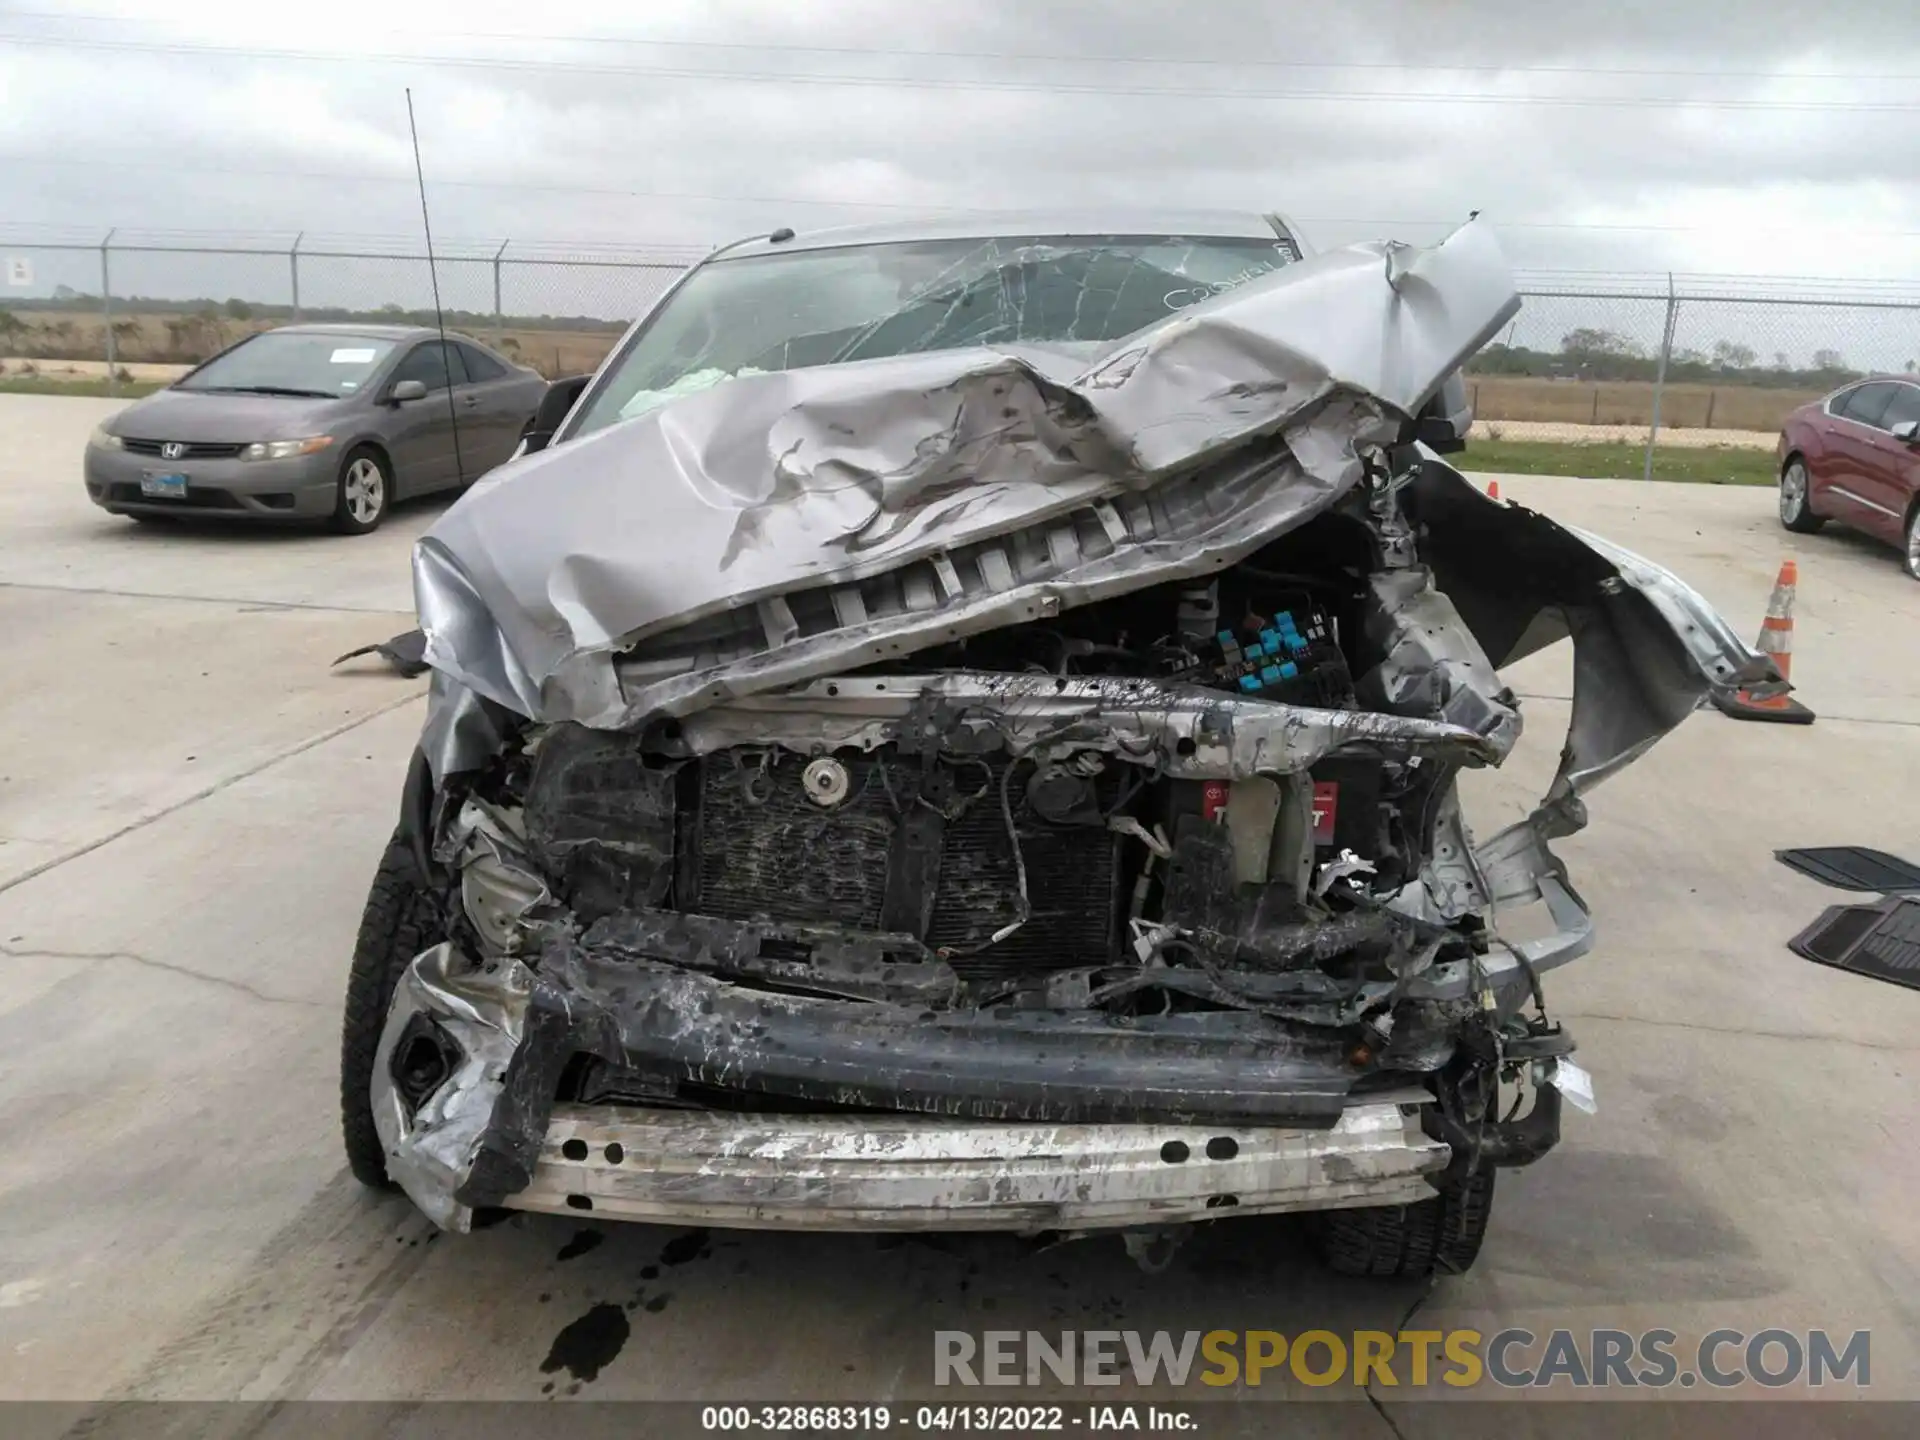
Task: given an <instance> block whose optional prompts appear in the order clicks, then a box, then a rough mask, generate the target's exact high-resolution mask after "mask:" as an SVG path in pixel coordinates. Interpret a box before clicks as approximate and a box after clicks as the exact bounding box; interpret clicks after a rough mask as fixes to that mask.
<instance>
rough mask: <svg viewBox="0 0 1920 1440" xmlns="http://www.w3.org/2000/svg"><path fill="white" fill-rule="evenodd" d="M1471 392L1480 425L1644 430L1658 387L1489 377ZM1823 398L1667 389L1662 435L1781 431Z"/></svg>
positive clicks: (1807, 393) (1728, 388) (1722, 388)
mask: <svg viewBox="0 0 1920 1440" xmlns="http://www.w3.org/2000/svg"><path fill="white" fill-rule="evenodd" d="M1467 384H1468V387H1469V388H1470V390H1471V391H1472V393H1473V397H1474V407H1473V413H1474V418H1475V419H1477V420H1483V421H1499V420H1520V421H1528V422H1535V423H1549V424H1558V425H1646V424H1648V423H1649V422H1650V421H1651V419H1652V418H1653V386H1652V385H1651V384H1650V383H1647V382H1642V381H1633V380H1623V381H1605V382H1595V381H1591V380H1547V379H1532V378H1528V377H1524V376H1509V375H1487V376H1469V377H1468V380H1467ZM1820 394H1821V392H1819V391H1814V390H1767V389H1762V388H1761V387H1759V386H1757V385H1668V386H1667V387H1666V389H1665V390H1664V391H1663V392H1662V393H1661V396H1660V426H1661V428H1662V429H1663V430H1664V429H1673V430H1696V429H1697V430H1766V431H1777V430H1778V429H1779V428H1780V422H1781V421H1783V420H1785V419H1786V418H1787V414H1788V412H1789V411H1791V410H1793V409H1795V408H1796V407H1798V406H1801V405H1804V404H1806V403H1807V402H1808V401H1809V400H1818V399H1819V398H1820Z"/></svg>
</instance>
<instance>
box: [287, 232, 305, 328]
mask: <svg viewBox="0 0 1920 1440" xmlns="http://www.w3.org/2000/svg"><path fill="white" fill-rule="evenodd" d="M306 238H307V232H306V231H304V230H302V231H301V232H300V233H299V234H298V235H296V236H294V237H293V248H292V249H291V250H289V251H287V278H288V279H289V280H291V281H293V323H294V324H296V325H298V324H299V323H300V242H301V241H302V240H304V239H306Z"/></svg>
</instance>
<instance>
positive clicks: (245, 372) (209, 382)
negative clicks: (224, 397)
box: [173, 330, 394, 399]
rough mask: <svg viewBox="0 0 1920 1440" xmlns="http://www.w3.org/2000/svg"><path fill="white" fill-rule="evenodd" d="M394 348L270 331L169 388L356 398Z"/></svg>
mask: <svg viewBox="0 0 1920 1440" xmlns="http://www.w3.org/2000/svg"><path fill="white" fill-rule="evenodd" d="M393 346H394V342H393V341H391V340H378V339H374V338H373V337H371V336H367V335H317V334H314V333H313V332H311V331H302V330H269V331H266V332H265V333H264V334H260V335H255V336H253V337H252V338H251V339H248V340H243V341H241V342H240V343H239V344H238V345H236V346H234V347H233V349H231V350H229V351H227V352H226V353H225V354H224V355H216V356H215V357H214V358H213V359H211V360H209V361H208V362H207V363H206V364H205V365H202V366H201V367H200V368H199V369H198V370H196V371H194V372H193V373H192V374H191V375H189V376H187V377H186V378H185V379H183V380H182V381H180V383H179V384H177V385H175V386H174V387H173V388H174V389H176V390H223V391H229V392H236V391H237V392H240V393H244V394H252V395H312V396H316V397H320V398H325V399H336V398H338V397H340V396H344V395H352V394H356V393H357V392H358V391H359V390H360V389H361V387H362V386H364V385H365V384H366V383H367V381H368V380H369V379H370V378H371V377H372V375H373V372H374V371H376V370H378V369H379V368H380V364H381V362H382V361H384V360H385V359H386V358H387V356H388V355H389V354H390V353H392V351H393Z"/></svg>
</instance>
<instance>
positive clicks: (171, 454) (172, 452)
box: [160, 440, 187, 460]
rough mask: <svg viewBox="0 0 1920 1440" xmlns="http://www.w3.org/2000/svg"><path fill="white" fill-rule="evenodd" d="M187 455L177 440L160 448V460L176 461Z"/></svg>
mask: <svg viewBox="0 0 1920 1440" xmlns="http://www.w3.org/2000/svg"><path fill="white" fill-rule="evenodd" d="M186 453H187V447H186V446H185V445H183V444H182V443H181V442H180V441H178V440H169V441H167V443H166V444H164V445H162V446H161V447H160V458H161V459H162V460H178V459H179V458H180V457H181V456H183V455H185V454H186Z"/></svg>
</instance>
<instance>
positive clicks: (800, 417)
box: [414, 223, 1519, 728]
mask: <svg viewBox="0 0 1920 1440" xmlns="http://www.w3.org/2000/svg"><path fill="white" fill-rule="evenodd" d="M1518 308H1519V299H1518V296H1517V295H1516V294H1515V293H1514V288H1513V282H1512V278H1511V276H1510V274H1509V272H1508V270H1507V266H1506V263H1505V261H1504V259H1503V257H1502V256H1501V253H1500V250H1499V247H1498V245H1497V243H1496V241H1495V240H1494V238H1493V235H1492V234H1491V232H1490V231H1489V230H1488V229H1487V228H1486V227H1485V226H1483V225H1480V224H1478V223H1470V224H1468V225H1466V226H1463V227H1462V228H1461V229H1459V230H1457V231H1455V232H1454V234H1453V235H1452V236H1450V237H1449V238H1448V239H1447V240H1446V241H1445V242H1443V243H1442V244H1440V245H1438V246H1435V247H1432V248H1430V249H1421V248H1416V247H1412V246H1406V245H1400V244H1397V243H1392V242H1379V243H1370V244H1365V245H1355V246H1351V247H1348V248H1346V249H1342V250H1337V251H1332V252H1329V253H1327V254H1324V255H1321V256H1318V257H1316V258H1314V259H1311V260H1307V261H1304V262H1302V263H1299V264H1295V265H1289V266H1287V267H1285V268H1283V269H1281V270H1278V271H1276V272H1274V273H1273V274H1271V275H1270V276H1266V277H1263V278H1262V279H1260V280H1257V281H1254V282H1252V283H1249V284H1247V285H1245V286H1242V287H1240V288H1239V289H1236V290H1233V291H1231V292H1229V293H1227V294H1224V295H1221V296H1218V297H1216V298H1214V299H1212V300H1209V301H1207V302H1205V303H1202V304H1199V305H1195V306H1193V307H1190V308H1188V309H1184V310H1181V311H1178V312H1176V313H1175V314H1173V315H1171V316H1169V317H1168V319H1166V320H1165V321H1164V322H1161V323H1159V324H1157V325H1154V326H1152V327H1149V328H1147V329H1145V330H1141V331H1137V332H1135V333H1134V334H1132V335H1129V336H1127V337H1125V338H1123V339H1121V340H1119V341H1116V342H1113V343H1112V344H1110V345H1108V346H1106V347H1104V348H1103V349H1101V350H1100V351H1099V352H1098V353H1096V354H1095V355H1094V356H1093V357H1092V358H1091V359H1088V358H1086V357H1085V356H1083V355H1081V356H1076V355H1070V354H1066V353H1063V352H1062V351H1060V350H1058V349H1046V348H1041V347H1025V346H1020V347H994V348H974V349H963V350H947V351H937V352H931V353H924V354H910V355H903V356H899V357H896V358H891V359H879V360H868V361H861V362H858V363H853V364H841V365H827V366H820V367H816V368H812V369H803V370H793V371H785V372H780V373H775V374H766V375H755V376H749V377H744V378H740V379H735V380H731V381H728V382H725V383H723V384H720V385H717V386H715V387H713V388H712V389H709V390H706V391H703V392H700V393H696V394H691V395H686V396H684V397H681V398H679V399H676V400H673V401H671V402H669V403H667V404H665V405H663V406H661V407H660V408H658V409H656V410H653V411H651V412H649V413H647V414H644V415H641V416H639V417H637V418H634V419H631V420H627V421H624V422H621V423H619V424H615V425H612V426H609V427H608V428H606V429H604V430H601V431H598V432H596V433H594V434H591V435H588V436H585V437H583V438H581V439H579V440H576V441H571V442H569V443H566V444H563V445H561V446H559V447H557V448H555V449H553V450H549V451H544V452H541V453H539V454H536V455H532V456H529V457H526V458H525V459H523V460H521V461H518V462H516V463H514V464H512V465H509V466H507V467H505V468H504V469H502V470H500V471H498V472H496V473H495V474H494V475H493V476H491V477H489V478H488V479H487V480H485V481H483V482H482V483H481V484H480V485H479V486H477V487H475V489H474V490H473V491H472V492H470V493H469V494H468V495H467V496H466V497H465V498H463V499H462V500H461V501H460V502H459V503H458V504H456V505H455V506H454V507H453V508H452V509H451V510H449V511H448V512H447V513H446V514H445V515H444V516H442V517H441V518H440V520H439V521H438V522H437V523H436V524H435V525H434V526H433V528H432V529H431V530H429V531H428V533H427V534H426V535H425V536H424V537H423V538H422V539H421V540H420V541H419V542H418V544H417V546H416V547H415V552H414V590H415V599H416V602H417V606H418V610H419V614H420V619H421V624H422V628H423V629H424V631H425V633H426V637H427V644H426V660H427V662H428V663H429V664H430V665H431V666H432V667H433V668H434V669H435V670H437V671H439V672H440V674H441V676H442V677H443V679H444V681H445V682H448V683H449V684H450V685H451V686H452V687H455V688H457V689H460V690H465V691H468V692H470V693H471V694H472V695H474V696H477V697H480V698H483V699H485V700H488V701H491V702H493V703H495V704H497V705H500V706H503V707H505V708H506V709H507V710H509V711H512V712H515V713H517V714H520V715H523V716H526V717H528V718H529V719H533V720H537V721H543V722H550V721H563V720H574V721H579V722H581V723H583V724H586V725H590V726H596V727H600V728H617V727H620V726H623V725H630V724H632V723H634V722H635V721H636V719H638V718H639V717H641V716H643V715H645V714H648V713H660V712H669V713H687V712H689V711H692V710H696V709H699V708H702V707H703V706H705V705H709V704H714V703H720V702H723V701H725V700H727V699H731V698H734V697H736V696H738V695H741V694H744V693H752V692H753V691H755V690H763V689H767V688H771V687H773V686H776V685H782V684H789V683H793V682H795V681H798V680H802V679H806V678H809V677H810V676H815V675H820V674H825V673H829V672H830V671H832V670H833V669H834V668H836V667H839V666H843V665H846V664H847V663H849V662H857V661H859V660H861V659H864V658H870V657H871V656H872V655H873V654H876V653H880V650H881V647H883V646H891V647H892V648H893V649H894V650H895V651H901V650H905V649H910V648H912V645H913V644H914V643H915V642H918V643H928V641H930V640H931V639H932V638H933V637H934V636H935V635H938V636H939V637H940V638H946V637H948V636H952V635H958V634H966V633H972V632H975V631H978V630H981V629H985V628H990V627H992V626H995V625H1003V624H1007V623H1010V622H1011V621H1013V620H1017V619H1019V618H1021V612H1020V608H1019V607H1020V606H1022V605H1026V606H1030V607H1032V608H1030V609H1028V610H1027V611H1026V613H1027V614H1043V613H1049V610H1050V609H1057V608H1059V607H1060V606H1062V605H1069V606H1070V605H1074V604H1079V603H1084V602H1085V601H1086V600H1088V599H1092V598H1097V596H1098V595H1099V594H1102V593H1111V592H1112V591H1113V590H1116V589H1131V588H1135V587H1137V586H1139V585H1143V584H1149V583H1154V582H1155V581H1158V580H1164V579H1169V578H1173V577H1174V576H1176V575H1178V574H1180V573H1182V571H1183V570H1187V571H1190V572H1194V573H1197V570H1198V568H1199V567H1200V566H1203V565H1204V566H1212V565H1216V564H1225V563H1230V562H1231V560H1232V559H1234V558H1237V556H1238V555H1241V554H1245V553H1248V552H1249V551H1251V550H1252V549H1253V548H1256V547H1257V546H1258V545H1259V544H1261V543H1264V542H1265V541H1266V540H1267V539H1270V538H1271V537H1272V536H1274V535H1275V534H1278V533H1280V532H1281V531H1283V530H1285V529H1288V528H1291V527H1292V526H1294V525H1298V524H1301V523H1304V522H1305V521H1306V520H1308V519H1310V518H1312V517H1313V516H1314V515H1317V514H1319V513H1321V512H1322V511H1324V510H1325V509H1327V508H1328V507H1329V506H1330V505H1332V504H1333V503H1334V502H1336V501H1337V500H1339V499H1340V498H1341V497H1342V496H1343V495H1344V494H1345V493H1346V492H1347V491H1348V490H1350V489H1351V488H1352V487H1353V486H1354V485H1355V484H1356V483H1357V482H1358V480H1359V479H1360V478H1361V474H1362V465H1361V461H1360V458H1359V455H1358V453H1357V451H1358V449H1359V448H1360V447H1363V446H1372V445H1379V444H1382V443H1385V442H1388V441H1390V440H1392V439H1393V438H1394V437H1395V436H1396V435H1397V434H1398V433H1399V432H1400V430H1401V428H1402V426H1403V424H1404V421H1405V419H1406V418H1407V417H1409V416H1411V415H1413V414H1415V413H1416V412H1418V411H1419V410H1420V409H1421V407H1422V406H1423V405H1424V404H1425V403H1426V402H1427V401H1428V400H1429V399H1430V398H1431V397H1432V396H1433V395H1434V393H1435V391H1436V390H1437V389H1438V388H1439V386H1440V385H1441V383H1442V382H1443V381H1444V380H1445V378H1446V377H1447V376H1448V375H1449V374H1451V373H1452V372H1453V371H1455V370H1456V369H1457V368H1458V367H1459V366H1460V365H1461V364H1462V363H1464V362H1465V360H1466V359H1467V358H1468V357H1469V356H1471V355H1472V354H1473V353H1474V352H1475V351H1476V350H1478V349H1479V348H1480V346H1481V345H1483V344H1484V343H1486V341H1487V340H1488V339H1490V338H1491V337H1492V336H1493V335H1494V334H1495V333H1497V331H1498V330H1499V328H1500V327H1501V326H1502V325H1503V324H1505V323H1506V321H1507V320H1508V319H1509V318H1510V317H1511V316H1512V315H1513V314H1514V313H1515V312H1516V311H1517V310H1518ZM1176 482H1179V483H1178V487H1177V488H1178V493H1179V497H1180V503H1181V505H1182V506H1184V507H1185V508H1184V510H1182V511H1181V512H1180V514H1178V515H1175V516H1173V517H1172V519H1169V517H1168V514H1167V513H1166V507H1167V505H1168V504H1170V503H1171V501H1170V500H1169V499H1168V497H1169V496H1172V495H1173V494H1174V493H1175V491H1174V489H1170V488H1169V487H1170V486H1176ZM1146 499H1151V500H1152V501H1153V502H1154V504H1155V505H1158V506H1159V507H1160V508H1159V509H1158V510H1154V511H1152V513H1151V514H1149V508H1150V507H1148V506H1147V505H1146V504H1145V500H1146ZM1134 501H1139V502H1140V503H1133V502H1134ZM1102 506H1104V507H1105V509H1104V510H1102V509H1101V507H1102ZM1088 507H1094V509H1095V511H1096V513H1099V514H1100V516H1101V521H1102V523H1103V524H1105V525H1106V527H1107V530H1108V532H1109V534H1110V536H1111V538H1112V541H1113V544H1112V545H1111V546H1110V547H1109V548H1108V549H1107V551H1106V552H1105V553H1102V554H1078V553H1076V554H1071V555H1062V556H1057V557H1056V558H1057V559H1058V561H1059V563H1058V564H1056V565H1054V566H1053V567H1052V568H1051V569H1049V570H1046V571H1045V573H1044V574H1040V575H1039V576H1038V578H1037V579H1036V578H1032V577H1015V576H1014V575H1013V574H1012V573H1011V572H1008V573H1007V575H1006V576H1005V583H1000V584H996V583H995V581H996V575H997V571H995V570H994V569H991V568H989V567H987V566H984V565H983V566H982V567H981V568H980V572H979V573H980V575H981V576H982V579H983V588H984V591H985V592H986V593H985V594H983V595H976V596H968V595H966V594H963V593H962V588H961V585H960V582H959V581H958V580H956V581H955V582H954V584H953V585H952V586H951V587H949V588H947V589H946V593H944V594H942V595H936V596H935V601H936V602H937V603H933V604H925V605H916V604H915V603H914V600H913V598H912V597H909V599H908V601H907V603H906V605H905V607H904V613H903V614H901V615H897V616H893V617H890V618H889V619H888V620H887V621H886V623H882V620H881V618H880V617H877V616H876V617H874V619H873V620H872V621H871V623H868V624H864V625H862V624H857V623H849V622H848V620H847V606H846V605H843V604H841V603H840V600H839V598H838V597H836V600H835V605H834V611H835V614H836V615H837V616H838V617H839V618H840V620H841V622H842V623H841V624H840V626H839V627H838V628H837V629H835V630H834V631H833V633H832V634H829V635H826V636H815V635H803V634H802V633H801V629H800V627H799V626H797V625H796V623H795V622H794V620H793V617H792V614H791V612H790V611H789V610H788V609H787V607H786V604H785V602H784V600H783V599H782V598H781V597H784V596H787V595H789V594H790V593H792V592H796V591H804V590H818V591H822V592H826V591H830V590H831V589H832V588H833V587H842V589H843V590H844V589H846V588H847V587H856V588H857V587H858V586H859V585H860V584H861V583H862V582H865V581H867V580H869V579H871V578H872V577H875V576H881V575H885V574H886V573H888V572H890V571H895V570H898V569H900V568H901V567H903V566H907V565H910V564H913V563H916V562H931V563H932V565H933V566H934V569H935V572H936V574H937V575H940V576H942V577H944V576H946V575H949V574H951V573H952V571H953V567H952V565H951V564H950V563H948V562H947V561H946V557H948V556H949V555H951V554H952V553H953V552H954V551H956V550H958V549H961V548H962V547H966V546H969V545H978V544H980V543H982V542H987V541H991V540H992V539H994V538H995V537H1008V536H1012V535H1014V534H1015V533H1016V532H1021V531H1023V530H1024V531H1029V532H1031V531H1034V530H1035V528H1036V527H1045V526H1046V525H1047V524H1048V523H1049V522H1053V521H1059V520H1061V519H1062V518H1063V517H1066V516H1068V515H1070V514H1071V513H1072V512H1075V511H1079V510H1085V509H1086V508H1088ZM1123 511H1124V512H1125V513H1124V514H1123V513H1122V512H1123ZM1203 512H1204V513H1203ZM1108 516H1111V517H1112V520H1111V521H1109V520H1108V518H1107V517H1108ZM1141 516H1145V517H1146V518H1144V519H1139V518H1138V517H1141ZM1156 517H1157V525H1156ZM1027 580H1030V581H1031V583H1022V582H1023V581H1027ZM944 583H945V582H944V579H943V581H942V584H943V586H944ZM848 603H849V604H851V602H848ZM756 607H757V609H756ZM743 612H744V613H745V614H746V615H748V616H749V617H754V618H756V619H757V620H758V622H759V623H760V628H761V629H762V630H763V631H764V634H763V635H762V636H761V637H760V642H759V643H756V644H754V645H752V646H749V647H746V649H745V650H744V651H743V650H741V649H740V648H739V647H735V648H734V649H733V650H731V651H729V650H728V649H727V647H726V646H724V645H722V646H720V647H718V648H717V649H713V650H711V651H710V652H704V651H702V650H700V649H699V648H697V647H696V648H692V649H687V650H685V651H684V653H678V654H676V656H675V657H674V658H673V659H672V661H671V662H670V663H666V664H664V665H662V666H657V667H655V669H654V670H652V671H648V672H645V673H641V674H634V673H629V674H627V675H624V676H623V675H622V674H621V673H620V672H619V671H618V670H617V669H616V657H618V656H620V655H622V654H626V653H630V652H634V651H635V650H636V649H637V648H639V647H642V646H643V645H644V644H645V642H647V641H649V640H650V639H651V638H653V637H661V636H671V635H672V634H674V633H675V632H680V631H684V630H686V629H688V627H695V626H697V625H698V623H699V622H709V624H710V625H712V624H716V623H721V622H725V621H726V620H727V618H728V617H731V616H738V615H740V614H741V613H743ZM916 612H917V613H916ZM859 613H860V614H861V615H863V616H864V615H867V614H868V613H869V612H868V611H867V610H866V609H865V608H862V609H861V610H860V611H859ZM722 628H723V629H724V624H722ZM883 635H884V636H885V637H886V638H884V639H880V638H877V637H880V636H883ZM869 642H871V643H870V644H869ZM863 645H864V646H867V648H865V649H863V648H862V646H863ZM767 652H772V659H770V658H769V654H768V653H767Z"/></svg>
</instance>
